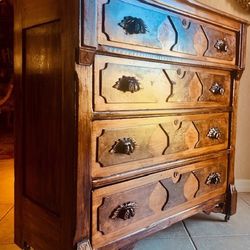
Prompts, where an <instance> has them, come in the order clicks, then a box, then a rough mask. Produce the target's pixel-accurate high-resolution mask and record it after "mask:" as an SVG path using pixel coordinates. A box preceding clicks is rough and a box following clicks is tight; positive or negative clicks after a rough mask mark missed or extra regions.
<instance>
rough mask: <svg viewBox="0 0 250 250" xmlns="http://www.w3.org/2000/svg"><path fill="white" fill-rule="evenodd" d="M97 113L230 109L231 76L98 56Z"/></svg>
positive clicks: (96, 79)
mask: <svg viewBox="0 0 250 250" xmlns="http://www.w3.org/2000/svg"><path fill="white" fill-rule="evenodd" d="M94 75H95V80H94V82H95V83H94V84H95V87H94V88H95V89H94V110H95V111H114V110H143V109H144V110H145V109H168V108H195V107H197V108H198V107H217V106H220V107H221V106H229V101H230V86H231V78H230V73H229V72H226V71H219V70H208V69H207V70H204V69H201V68H192V67H183V66H174V65H169V64H159V63H152V62H142V61H136V60H129V59H122V58H114V57H107V56H97V57H96V60H95V73H94Z"/></svg>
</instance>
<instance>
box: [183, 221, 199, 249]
mask: <svg viewBox="0 0 250 250" xmlns="http://www.w3.org/2000/svg"><path fill="white" fill-rule="evenodd" d="M182 224H183V227H184V230H185V232H186V233H187V235H188V238H189V240H190V242H191V244H192V246H193V247H194V249H195V250H198V248H197V246H196V245H195V242H194V240H193V238H192V236H191V234H190V232H189V231H188V228H187V226H186V224H185V222H184V221H182Z"/></svg>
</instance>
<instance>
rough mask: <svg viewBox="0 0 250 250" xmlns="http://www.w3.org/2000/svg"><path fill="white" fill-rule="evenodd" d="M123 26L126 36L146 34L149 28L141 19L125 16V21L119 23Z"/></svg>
mask: <svg viewBox="0 0 250 250" xmlns="http://www.w3.org/2000/svg"><path fill="white" fill-rule="evenodd" d="M118 25H119V26H121V27H122V28H123V29H124V30H125V32H126V34H129V35H133V34H145V33H146V32H147V31H148V30H147V26H146V24H145V23H144V21H143V20H142V19H141V18H137V17H132V16H125V17H124V18H123V20H122V21H121V22H120V23H118Z"/></svg>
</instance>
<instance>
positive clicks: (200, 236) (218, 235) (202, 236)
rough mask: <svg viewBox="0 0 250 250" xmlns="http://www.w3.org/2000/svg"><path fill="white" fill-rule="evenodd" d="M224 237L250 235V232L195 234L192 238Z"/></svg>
mask: <svg viewBox="0 0 250 250" xmlns="http://www.w3.org/2000/svg"><path fill="white" fill-rule="evenodd" d="M223 237H225V238H226V237H250V234H229V235H224V234H217V235H193V236H192V238H223Z"/></svg>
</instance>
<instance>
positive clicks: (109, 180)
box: [92, 150, 230, 188]
mask: <svg viewBox="0 0 250 250" xmlns="http://www.w3.org/2000/svg"><path fill="white" fill-rule="evenodd" d="M225 154H228V155H229V154H230V150H226V151H225V150H223V151H220V152H216V153H215V152H214V153H212V154H207V155H201V156H197V157H190V158H187V159H181V160H177V161H172V162H167V163H163V164H158V165H155V166H151V167H147V168H142V169H137V170H134V171H130V172H127V173H121V174H119V175H113V176H109V177H103V178H100V179H93V181H92V182H93V188H100V187H102V186H106V185H111V184H114V183H119V182H122V181H126V180H129V179H135V178H138V177H141V176H144V175H147V174H153V173H157V172H160V171H165V170H168V169H173V168H177V167H181V166H184V165H188V164H191V163H195V162H199V161H204V160H208V159H213V158H216V157H219V156H222V155H225Z"/></svg>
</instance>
